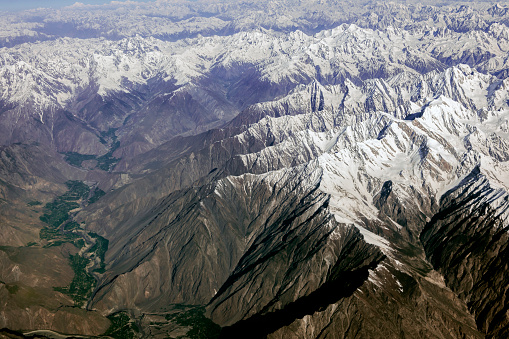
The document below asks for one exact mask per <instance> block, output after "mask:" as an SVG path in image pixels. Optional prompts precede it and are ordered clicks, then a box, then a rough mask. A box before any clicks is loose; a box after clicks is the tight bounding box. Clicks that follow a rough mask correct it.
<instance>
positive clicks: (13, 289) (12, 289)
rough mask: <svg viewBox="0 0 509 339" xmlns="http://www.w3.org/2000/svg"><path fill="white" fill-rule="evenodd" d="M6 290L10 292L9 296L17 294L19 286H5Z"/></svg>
mask: <svg viewBox="0 0 509 339" xmlns="http://www.w3.org/2000/svg"><path fill="white" fill-rule="evenodd" d="M5 288H6V289H7V291H9V294H16V292H18V290H19V286H18V285H15V284H5Z"/></svg>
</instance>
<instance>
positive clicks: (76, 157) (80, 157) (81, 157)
mask: <svg viewBox="0 0 509 339" xmlns="http://www.w3.org/2000/svg"><path fill="white" fill-rule="evenodd" d="M64 156H65V157H64V160H65V161H67V162H68V163H69V164H71V165H73V166H76V167H81V163H82V162H83V161H87V160H94V159H95V158H96V156H95V155H93V154H80V153H76V152H66V153H64Z"/></svg>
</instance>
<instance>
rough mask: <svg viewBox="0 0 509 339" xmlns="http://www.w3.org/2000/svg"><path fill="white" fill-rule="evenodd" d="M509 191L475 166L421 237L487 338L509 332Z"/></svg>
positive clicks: (438, 267)
mask: <svg viewBox="0 0 509 339" xmlns="http://www.w3.org/2000/svg"><path fill="white" fill-rule="evenodd" d="M508 199H509V198H508V195H507V192H506V190H505V189H503V188H495V187H492V185H490V182H489V181H488V180H487V178H486V177H485V176H484V175H483V174H482V173H480V172H479V169H478V168H477V169H476V170H475V171H473V172H472V173H471V174H470V175H469V176H468V177H466V178H465V179H464V180H463V181H462V182H461V183H460V184H459V185H458V186H457V187H455V188H454V189H452V190H451V191H449V192H447V193H446V194H445V195H444V196H443V197H442V199H441V209H440V211H439V212H438V213H437V214H436V215H435V216H434V217H433V219H432V220H431V221H430V222H429V223H428V224H427V225H426V227H425V229H424V230H423V232H422V235H421V239H422V241H423V243H424V247H425V250H426V255H427V256H428V257H429V259H430V261H431V263H432V264H433V266H434V267H435V268H436V269H437V270H438V271H439V272H441V273H442V274H443V275H444V277H445V282H446V284H447V285H448V286H449V287H450V288H451V289H452V290H453V291H454V292H455V293H457V294H458V295H459V297H460V298H461V299H463V300H464V301H465V302H466V304H467V305H468V307H469V310H470V311H471V312H472V314H474V316H475V319H476V323H477V326H478V328H479V329H480V330H481V331H482V332H484V333H486V334H487V335H488V337H493V338H499V337H505V336H507V335H508V334H509V328H508V326H509V325H508V324H509V319H508V317H507V307H508V303H507V302H506V301H505V300H506V298H507V286H508V283H509V281H508V279H509V276H508V273H507V263H506V260H505V259H504V258H507V255H508V248H507V244H508V240H509V239H508V235H507V227H508V226H507V225H508V223H507V221H508V211H509V204H508Z"/></svg>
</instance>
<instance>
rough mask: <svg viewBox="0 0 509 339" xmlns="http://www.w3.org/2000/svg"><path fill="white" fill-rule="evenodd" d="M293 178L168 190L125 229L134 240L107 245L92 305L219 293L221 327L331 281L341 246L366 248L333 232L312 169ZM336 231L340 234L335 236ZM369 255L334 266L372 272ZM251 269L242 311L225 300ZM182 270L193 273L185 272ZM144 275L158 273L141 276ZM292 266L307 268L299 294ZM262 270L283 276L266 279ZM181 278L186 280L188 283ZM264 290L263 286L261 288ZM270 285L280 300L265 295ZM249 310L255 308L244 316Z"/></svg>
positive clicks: (151, 303)
mask: <svg viewBox="0 0 509 339" xmlns="http://www.w3.org/2000/svg"><path fill="white" fill-rule="evenodd" d="M299 172H300V171H283V172H281V173H278V172H276V173H273V174H271V175H263V176H260V177H258V176H252V175H243V176H240V177H227V178H225V179H222V180H220V181H218V182H217V183H216V184H214V185H213V186H210V185H207V186H204V187H202V188H199V189H190V190H185V191H182V192H178V191H177V192H175V193H173V194H171V195H170V196H169V197H168V198H166V199H164V200H163V201H162V202H161V204H160V205H159V206H157V207H156V208H155V209H154V210H153V211H151V212H150V213H147V216H146V217H142V218H141V219H138V220H136V221H133V222H132V223H131V225H133V226H136V228H132V231H134V232H137V233H133V234H136V237H134V238H131V239H129V238H128V237H125V236H123V239H126V240H127V243H116V244H115V245H114V247H112V248H111V250H110V252H109V253H111V255H112V256H111V257H109V259H108V260H110V261H111V269H110V270H109V271H111V273H107V274H105V275H104V277H102V278H101V280H102V284H103V287H102V288H101V289H100V290H99V291H97V292H96V294H95V296H94V298H93V306H94V307H97V308H99V309H108V310H112V309H116V308H122V307H134V305H140V306H143V307H149V308H151V309H154V308H155V307H157V305H159V307H161V306H163V305H165V304H172V303H188V304H189V303H191V304H196V303H198V304H200V303H201V304H203V303H207V302H208V301H209V300H210V299H211V298H212V297H213V296H214V295H215V294H216V293H218V295H221V296H222V297H221V298H219V297H217V300H221V302H218V305H217V306H216V307H215V308H214V309H222V308H223V307H225V305H230V306H231V308H227V309H228V310H229V311H228V312H231V314H230V315H227V314H224V315H222V316H220V315H219V314H221V312H218V311H214V314H217V317H218V320H219V319H224V320H222V321H221V322H225V323H226V321H227V320H226V319H229V317H231V318H232V320H228V324H232V323H233V322H234V321H235V319H236V320H240V319H242V318H244V317H246V318H247V317H248V316H249V315H253V314H256V313H259V311H260V310H261V309H262V308H263V304H269V303H274V302H275V301H276V300H278V299H279V298H283V299H284V300H287V301H285V302H282V304H281V305H277V304H275V305H272V307H273V308H283V306H284V305H285V304H288V303H290V302H291V301H293V300H295V299H298V298H299V297H303V296H306V295H307V294H310V293H311V292H313V291H314V290H317V289H318V288H319V287H320V286H321V285H322V284H324V283H325V282H326V281H327V279H332V280H334V279H335V278H334V277H335V275H337V274H339V273H338V272H340V271H341V269H340V267H341V265H346V264H347V262H348V261H345V262H343V263H341V264H340V262H341V260H339V257H340V256H341V253H342V252H341V248H342V247H343V246H345V247H346V248H349V249H348V250H347V249H345V250H344V251H347V252H345V253H343V254H342V255H346V256H348V255H352V256H354V253H361V252H363V251H362V250H361V249H362V248H363V247H362V246H367V247H366V248H369V246H368V245H366V244H364V245H361V244H362V239H361V238H360V237H359V235H358V234H357V235H355V234H356V233H355V232H353V233H351V232H352V230H350V231H347V230H344V231H340V229H341V227H344V226H339V225H338V224H336V223H335V222H334V221H333V220H332V219H331V217H330V215H328V214H327V212H326V207H327V196H326V195H323V194H321V193H319V192H318V191H316V185H317V182H318V181H319V171H318V172H317V171H316V169H315V170H313V169H312V168H311V169H309V170H306V171H305V172H304V173H302V174H301V173H299ZM317 180H318V181H317ZM156 211H158V212H156ZM154 213H155V214H154ZM154 215H157V216H156V217H155V218H154V217H153V216H154ZM140 223H142V224H145V225H146V226H145V227H142V231H141V232H140V231H136V230H139V229H140V228H139V225H140ZM131 227H132V226H130V225H124V229H123V232H124V235H125V233H127V232H131V231H129V229H130V228H131ZM337 232H339V234H343V233H344V236H339V234H337V235H335V234H336V233H337ZM343 238H344V239H343ZM349 238H351V240H347V239H349ZM154 239H158V240H157V241H156V242H155V243H157V245H156V246H155V247H152V246H151V247H150V248H147V247H146V245H144V244H145V243H146V242H147V241H150V242H151V243H152V241H153V240H154ZM269 240H270V243H267V241H269ZM343 242H346V243H345V244H343ZM356 242H358V243H359V244H357V245H355V246H354V248H355V247H356V246H360V247H359V248H358V249H357V250H355V251H354V250H353V249H352V248H350V247H349V246H346V244H348V243H350V244H351V245H352V246H353V244H354V243H356ZM338 251H339V252H338ZM349 251H353V253H351V252H349ZM359 251H360V252H359ZM370 251H371V252H370ZM370 251H367V252H365V253H364V254H363V255H362V256H361V257H364V258H366V259H361V257H359V259H358V260H360V261H359V262H358V263H357V264H356V262H351V263H350V265H352V266H351V267H343V268H342V269H343V270H344V271H347V270H348V269H350V268H351V269H352V270H354V269H357V268H358V269H361V268H362V267H363V266H365V267H366V269H367V267H371V266H372V265H375V266H376V262H377V261H378V260H379V259H380V258H381V253H379V252H378V251H377V250H376V248H373V249H372V250H370ZM348 253H349V254H348ZM113 258H115V259H113ZM275 258H279V259H278V260H274V259H275ZM367 258H371V259H367ZM323 260H325V261H324V262H322V261H323ZM364 260H366V263H363V262H364ZM295 262H302V265H303V266H302V267H301V266H299V267H295V265H294V264H292V263H295ZM315 262H316V265H315V264H313V263H315ZM336 262H337V265H340V266H338V268H337V271H335V270H333V269H332V268H331V267H334V265H336V264H335V263H336ZM318 263H320V264H319V265H318ZM257 266H259V268H258V269H257V270H260V271H261V272H263V273H261V272H260V274H262V275H261V276H259V277H258V278H257V279H260V280H259V283H260V284H261V285H260V286H258V287H255V286H256V285H253V290H252V291H250V292H249V291H246V292H244V293H259V294H260V296H259V297H255V298H253V299H251V300H252V301H253V302H254V301H256V300H258V301H260V300H259V299H262V300H265V301H264V302H263V303H256V304H253V305H252V306H249V305H247V304H246V301H247V300H244V299H242V300H239V297H240V295H243V294H240V295H234V296H230V294H231V293H232V292H231V289H232V288H233V286H235V285H237V284H241V285H243V284H244V283H242V281H245V279H248V278H251V275H252V274H254V271H253V270H251V268H252V269H255V268H256V267H257ZM357 266H358V267H357ZM191 267H194V269H191V270H190V268H191ZM320 267H321V268H320ZM156 268H157V269H156ZM329 268H331V269H329ZM154 269H156V270H157V271H158V272H159V274H158V275H149V276H147V275H146V274H144V273H143V272H148V271H154ZM265 269H267V270H265ZM301 270H306V271H308V270H309V273H310V275H313V276H315V275H316V277H317V278H316V280H315V282H314V283H313V284H310V285H309V286H308V287H306V289H304V290H303V289H302V287H303V286H304V285H307V284H308V283H309V281H308V280H306V281H307V282H306V281H303V280H301V279H303V278H304V275H300V273H299V272H300V271H301ZM316 270H318V271H316ZM272 272H274V273H275V272H281V274H283V275H281V276H280V277H278V276H277V275H276V276H273V274H272ZM284 272H286V273H284ZM257 275H258V274H257ZM327 277H329V278H327ZM189 281H193V282H194V283H193V284H191V285H190V284H188V282H189ZM163 282H165V283H163ZM161 283H163V284H162V285H161ZM266 284H268V285H270V286H273V287H271V288H266V287H268V285H266ZM223 285H224V286H223ZM262 285H263V286H262ZM275 288H277V289H280V291H281V292H280V293H282V294H283V295H279V294H280V293H277V292H275V290H274V289H275ZM161 289H162V290H161ZM285 290H286V291H285ZM269 291H273V292H270V293H269ZM283 291H285V292H284V293H283ZM306 291H307V292H306ZM285 295H286V296H285ZM119 301H123V303H122V302H119ZM124 303H125V304H124ZM219 304H221V306H219ZM252 307H256V309H254V310H250V309H251V308H252ZM235 310H236V311H235ZM233 314H236V315H235V317H234V316H233ZM242 314H245V316H242ZM220 317H222V318H220ZM237 317H239V318H238V319H237Z"/></svg>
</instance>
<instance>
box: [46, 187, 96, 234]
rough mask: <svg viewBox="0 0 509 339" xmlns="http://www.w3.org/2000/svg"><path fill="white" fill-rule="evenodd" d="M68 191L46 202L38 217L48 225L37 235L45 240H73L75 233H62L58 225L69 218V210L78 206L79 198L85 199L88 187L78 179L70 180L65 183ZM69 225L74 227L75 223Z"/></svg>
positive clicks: (71, 227)
mask: <svg viewBox="0 0 509 339" xmlns="http://www.w3.org/2000/svg"><path fill="white" fill-rule="evenodd" d="M65 184H66V185H67V188H68V191H67V192H65V193H64V194H62V195H61V196H58V197H56V198H55V199H54V200H53V201H52V202H49V203H47V204H46V205H45V206H44V208H43V212H44V214H43V215H42V216H40V217H39V219H40V220H41V221H42V222H44V223H46V224H47V225H48V226H46V227H44V228H43V229H41V231H40V232H39V237H40V238H41V239H45V240H52V239H56V238H59V240H61V241H62V242H66V241H74V240H75V239H76V235H74V234H72V233H67V234H64V233H62V232H60V230H59V227H60V226H61V225H62V224H63V223H65V222H66V221H67V220H68V219H69V212H70V211H72V210H73V209H75V208H79V207H80V205H79V204H78V203H77V201H79V200H80V199H86V198H87V197H88V195H89V193H90V188H89V187H88V185H86V184H85V183H83V182H81V181H78V180H71V181H67V182H66V183H65ZM68 224H70V227H66V228H67V229H74V228H75V226H76V224H77V223H75V222H73V221H71V222H70V223H68Z"/></svg>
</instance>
